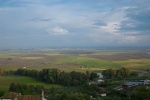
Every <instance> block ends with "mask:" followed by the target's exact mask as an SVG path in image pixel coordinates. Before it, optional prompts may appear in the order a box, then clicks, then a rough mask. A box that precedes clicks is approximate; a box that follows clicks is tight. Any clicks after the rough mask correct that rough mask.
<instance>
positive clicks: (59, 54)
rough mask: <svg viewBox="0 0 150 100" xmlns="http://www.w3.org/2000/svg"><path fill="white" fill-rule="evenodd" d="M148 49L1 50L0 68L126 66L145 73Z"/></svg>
mask: <svg viewBox="0 0 150 100" xmlns="http://www.w3.org/2000/svg"><path fill="white" fill-rule="evenodd" d="M148 52H149V51H148V50H143V51H142V50H126V51H125V50H49V51H32V50H31V51H1V52H0V68H2V69H4V70H16V69H18V68H27V69H37V70H41V69H43V68H58V69H61V70H65V71H72V70H75V71H83V72H85V71H86V70H89V71H101V70H104V69H107V68H113V69H118V68H120V67H127V68H129V69H133V70H135V69H136V70H141V69H142V70H143V69H144V70H145V69H147V68H149V67H150V54H149V53H148Z"/></svg>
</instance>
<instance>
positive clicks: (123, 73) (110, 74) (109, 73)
mask: <svg viewBox="0 0 150 100" xmlns="http://www.w3.org/2000/svg"><path fill="white" fill-rule="evenodd" d="M102 74H103V75H104V77H106V78H114V77H127V76H129V75H130V70H129V69H127V68H124V67H122V68H121V69H119V70H113V69H111V68H110V69H106V70H104V71H103V72H102ZM131 75H133V76H135V73H132V74H131Z"/></svg>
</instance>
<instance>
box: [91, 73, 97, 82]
mask: <svg viewBox="0 0 150 100" xmlns="http://www.w3.org/2000/svg"><path fill="white" fill-rule="evenodd" d="M95 78H98V75H97V73H94V72H92V73H91V74H90V80H94V79H95Z"/></svg>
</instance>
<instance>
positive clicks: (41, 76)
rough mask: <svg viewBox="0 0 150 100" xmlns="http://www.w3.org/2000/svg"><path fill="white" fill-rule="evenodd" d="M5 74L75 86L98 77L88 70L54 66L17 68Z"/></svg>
mask: <svg viewBox="0 0 150 100" xmlns="http://www.w3.org/2000/svg"><path fill="white" fill-rule="evenodd" d="M5 74H7V75H18V76H28V77H32V78H35V79H37V80H40V81H42V82H47V83H51V84H61V85H64V86H77V85H82V84H86V83H87V82H88V81H89V80H93V79H95V78H98V75H97V73H94V72H89V71H87V72H86V73H81V72H76V71H72V72H65V71H61V70H59V69H56V68H52V69H43V70H41V71H37V70H28V69H17V70H16V71H14V72H12V71H11V72H9V71H7V72H5Z"/></svg>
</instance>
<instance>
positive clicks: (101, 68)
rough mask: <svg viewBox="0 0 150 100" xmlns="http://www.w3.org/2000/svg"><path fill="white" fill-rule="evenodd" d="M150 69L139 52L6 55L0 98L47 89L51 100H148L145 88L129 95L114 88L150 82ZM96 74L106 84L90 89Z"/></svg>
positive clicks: (0, 64) (1, 55)
mask: <svg viewBox="0 0 150 100" xmlns="http://www.w3.org/2000/svg"><path fill="white" fill-rule="evenodd" d="M149 66H150V55H148V54H147V51H139V50H136V51H135V50H129V51H118V50H117V51H109V50H108V51H103V50H101V51H100V50H86V51H82V50H75V51H74V50H71V51H59V50H58V51H57V50H56V51H53V50H52V51H34V52H33V51H11V52H10V51H8V52H4V51H3V52H0V96H2V95H3V94H4V92H7V91H12V92H20V93H22V94H40V90H41V89H43V90H44V91H45V94H46V98H47V99H48V100H78V99H79V98H80V99H81V100H91V99H97V100H116V99H117V100H128V99H129V97H130V98H131V100H148V99H146V98H149V93H150V92H149V90H147V89H146V88H145V87H137V88H135V89H134V90H133V91H132V92H129V93H128V92H127V91H114V88H115V87H118V86H120V85H123V84H124V82H125V80H130V81H133V80H140V79H149V77H150V74H149V71H150V69H149ZM95 72H102V74H103V75H104V77H105V78H104V80H105V81H104V82H102V83H100V84H98V85H95V84H93V85H89V84H88V82H89V81H95V80H97V74H96V73H95ZM145 89H146V90H145ZM36 90H37V91H36ZM144 91H146V93H145V92H144ZM100 93H108V96H107V97H101V96H100ZM144 93H145V95H146V96H145V97H143V95H142V94H144Z"/></svg>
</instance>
